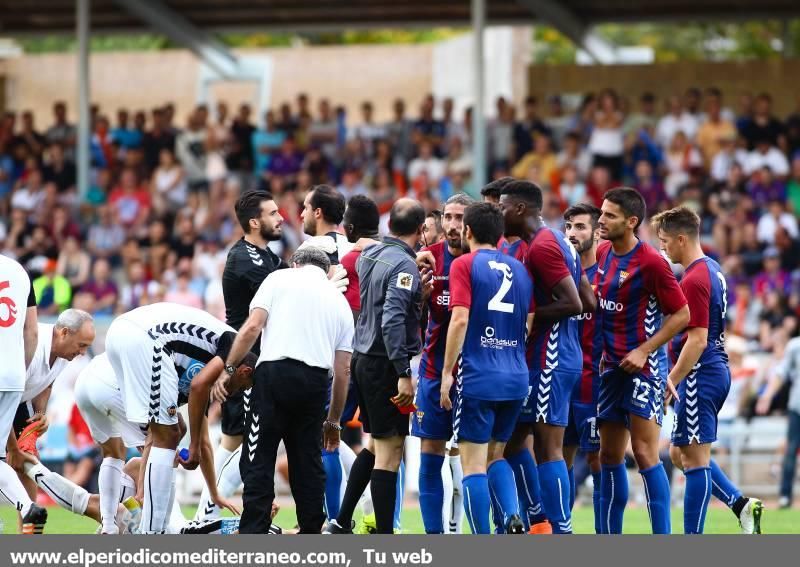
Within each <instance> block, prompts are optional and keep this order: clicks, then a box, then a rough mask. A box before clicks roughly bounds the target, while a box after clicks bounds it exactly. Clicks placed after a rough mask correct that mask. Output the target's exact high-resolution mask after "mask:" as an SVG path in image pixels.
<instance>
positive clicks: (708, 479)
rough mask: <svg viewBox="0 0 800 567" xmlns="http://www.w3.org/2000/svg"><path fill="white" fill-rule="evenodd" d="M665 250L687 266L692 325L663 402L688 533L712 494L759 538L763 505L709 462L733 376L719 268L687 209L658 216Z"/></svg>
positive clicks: (696, 528)
mask: <svg viewBox="0 0 800 567" xmlns="http://www.w3.org/2000/svg"><path fill="white" fill-rule="evenodd" d="M652 224H653V228H654V230H655V232H656V233H657V235H658V239H659V241H660V242H661V249H662V250H663V251H664V252H666V254H667V256H668V257H669V259H670V260H671V261H672V262H675V263H677V264H680V265H681V266H683V269H684V270H685V271H684V274H683V278H682V279H681V282H680V286H681V289H682V290H683V293H684V295H685V296H686V300H687V301H688V302H689V313H690V319H689V324H688V325H687V327H686V336H685V337H684V339H683V340H682V342H681V347H680V354H679V355H678V360H677V362H676V363H675V365H674V366H673V367H672V370H671V372H670V373H669V380H668V381H667V384H666V385H667V395H666V398H665V402H666V403H668V402H669V400H670V398H671V397H674V398H675V402H676V403H675V428H674V429H673V431H672V447H671V449H670V456H671V457H672V461H673V462H674V463H675V466H677V467H678V468H679V469H681V470H682V471H683V473H684V475H686V492H685V493H684V498H683V500H684V507H683V531H684V533H687V534H701V533H703V528H704V525H705V520H706V511H707V510H708V503H709V501H710V500H711V495H712V494H713V495H714V496H716V497H717V498H719V499H720V500H722V501H723V502H724V503H725V504H726V505H727V506H728V507H729V508H731V510H733V513H734V515H736V517H737V518H738V519H739V524H740V526H741V527H742V532H743V533H746V534H759V533H761V513H762V510H763V505H762V503H761V501H760V500H757V499H755V498H745V497H744V496H742V493H741V491H740V490H739V489H738V488H737V487H736V486H735V485H734V484H733V483H732V482H731V481H730V480H729V479H728V477H727V476H725V473H724V472H722V469H721V468H720V467H719V465H718V464H717V463H716V462H714V460H713V459H712V458H711V444H712V443H713V442H714V441H716V440H717V414H718V413H719V410H720V409H721V408H722V404H723V403H725V398H727V397H728V390H729V389H730V386H731V371H730V368H729V367H728V355H727V353H726V352H725V319H726V312H727V310H728V285H727V283H726V280H725V275H724V274H723V273H722V269H721V268H720V266H719V264H717V262H715V261H714V260H712V259H711V258H709V257H708V256H706V255H705V253H704V252H703V249H702V248H701V246H700V217H698V216H697V214H696V213H694V212H693V211H691V210H690V209H687V208H685V207H678V208H675V209H671V210H669V211H665V212H663V213H659V214H658V215H656V216H655V217H653V220H652Z"/></svg>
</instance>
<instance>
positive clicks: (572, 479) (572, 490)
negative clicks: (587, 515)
mask: <svg viewBox="0 0 800 567" xmlns="http://www.w3.org/2000/svg"><path fill="white" fill-rule="evenodd" d="M567 474H568V475H569V509H570V510H572V509H573V508H574V507H575V497H576V496H577V493H578V489H577V487H576V486H575V467H569V468H568V469H567Z"/></svg>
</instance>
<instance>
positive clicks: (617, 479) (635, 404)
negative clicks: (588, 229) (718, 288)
mask: <svg viewBox="0 0 800 567" xmlns="http://www.w3.org/2000/svg"><path fill="white" fill-rule="evenodd" d="M645 214H646V207H645V202H644V198H642V196H641V195H640V194H639V193H638V192H637V191H636V190H634V189H629V188H627V187H620V188H617V189H612V190H611V191H609V192H608V193H606V195H605V200H604V201H603V206H602V215H601V216H600V237H601V238H604V239H606V240H608V242H604V243H602V244H601V245H600V247H599V248H598V252H597V263H598V268H597V273H598V288H597V294H598V301H599V306H598V310H597V312H598V315H599V320H598V324H599V327H600V330H601V332H602V334H603V353H604V354H603V363H604V372H603V374H602V375H601V376H600V392H599V397H598V420H599V422H600V462H601V464H602V470H601V497H600V505H601V512H602V518H603V521H602V522H601V529H602V532H603V533H621V532H622V519H623V516H624V513H625V506H626V504H627V501H628V476H627V474H628V473H627V471H626V470H625V450H626V449H627V447H628V440H629V439H630V442H631V447H632V449H633V456H634V458H635V460H636V463H637V465H638V466H639V471H640V472H641V474H642V478H643V479H644V483H645V493H646V495H647V505H648V509H649V511H650V523H651V526H652V530H653V533H669V532H670V530H671V526H670V517H669V504H670V500H669V480H668V479H667V474H666V472H665V471H664V466H663V465H662V464H661V460H660V459H659V456H658V441H659V434H660V430H661V418H662V415H663V403H664V388H665V380H666V379H667V372H668V370H667V352H666V348H665V346H664V345H665V344H666V343H667V342H668V341H669V340H671V339H672V337H674V336H675V335H676V334H678V333H679V332H680V331H681V330H682V329H683V328H684V327H686V324H687V323H688V322H689V307H688V306H687V303H686V297H685V296H684V295H683V291H681V288H680V286H679V285H678V282H677V280H676V279H675V276H674V275H673V273H672V270H671V269H670V267H669V264H668V263H667V261H666V260H665V259H664V257H663V256H661V254H660V253H659V252H658V250H656V249H655V248H654V247H652V246H650V245H649V244H647V243H646V242H642V241H640V240H639V239H638V238H637V237H636V230H637V229H638V228H639V225H640V224H641V223H642V220H643V219H644V217H645ZM629 429H630V431H629Z"/></svg>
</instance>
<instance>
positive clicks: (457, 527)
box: [448, 455, 464, 534]
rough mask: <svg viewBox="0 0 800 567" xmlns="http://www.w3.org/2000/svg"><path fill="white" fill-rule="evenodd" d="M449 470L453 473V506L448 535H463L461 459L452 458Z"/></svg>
mask: <svg viewBox="0 0 800 567" xmlns="http://www.w3.org/2000/svg"><path fill="white" fill-rule="evenodd" d="M448 460H449V461H450V470H451V471H452V473H453V506H452V508H451V512H450V533H456V534H460V533H463V531H462V530H463V529H462V527H461V526H462V524H463V523H464V469H463V468H461V457H460V456H459V455H455V456H452V457H450V458H449V459H448Z"/></svg>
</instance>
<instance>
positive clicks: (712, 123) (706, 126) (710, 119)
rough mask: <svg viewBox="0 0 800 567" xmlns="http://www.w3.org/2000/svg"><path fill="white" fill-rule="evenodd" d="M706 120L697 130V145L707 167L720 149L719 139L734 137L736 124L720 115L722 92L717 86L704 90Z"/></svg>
mask: <svg viewBox="0 0 800 567" xmlns="http://www.w3.org/2000/svg"><path fill="white" fill-rule="evenodd" d="M705 98H706V101H705V102H706V121H705V122H703V123H702V124H701V125H700V128H699V130H698V131H697V146H698V147H699V148H700V152H701V153H702V154H703V161H704V163H705V165H706V167H708V166H709V165H711V163H712V161H713V159H714V158H715V157H716V155H717V154H718V153H719V152H720V150H721V141H722V140H729V139H731V138H733V139H736V126H735V125H734V124H733V122H730V121H729V120H726V119H725V118H724V117H723V116H722V92H721V91H720V90H719V89H717V88H711V89H708V90H707V91H706V97H705Z"/></svg>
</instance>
